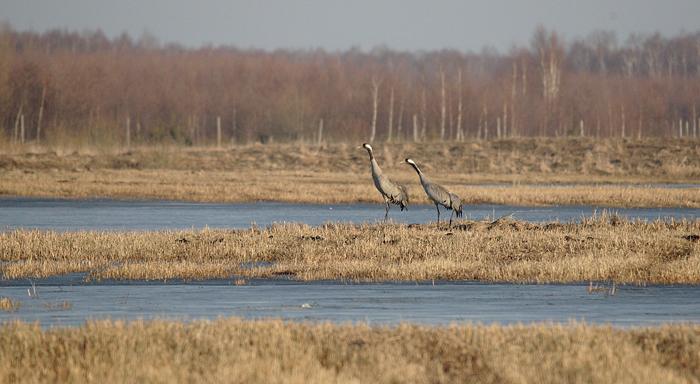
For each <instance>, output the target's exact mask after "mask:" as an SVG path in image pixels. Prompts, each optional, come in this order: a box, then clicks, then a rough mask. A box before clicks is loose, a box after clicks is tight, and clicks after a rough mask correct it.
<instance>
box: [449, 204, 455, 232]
mask: <svg viewBox="0 0 700 384" xmlns="http://www.w3.org/2000/svg"><path fill="white" fill-rule="evenodd" d="M454 213H455V210H454V209H453V210H452V211H451V212H450V228H452V215H454Z"/></svg>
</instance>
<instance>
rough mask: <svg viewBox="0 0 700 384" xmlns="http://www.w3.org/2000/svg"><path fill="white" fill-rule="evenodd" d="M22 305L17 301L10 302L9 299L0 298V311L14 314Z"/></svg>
mask: <svg viewBox="0 0 700 384" xmlns="http://www.w3.org/2000/svg"><path fill="white" fill-rule="evenodd" d="M21 305H22V304H21V303H20V302H19V301H17V300H12V299H11V298H9V297H0V311H6V312H14V311H16V310H18V309H19V307H20V306H21Z"/></svg>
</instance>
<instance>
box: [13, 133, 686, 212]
mask: <svg viewBox="0 0 700 384" xmlns="http://www.w3.org/2000/svg"><path fill="white" fill-rule="evenodd" d="M376 147H377V148H376V154H377V157H378V158H379V160H380V162H381V165H382V167H383V168H384V170H385V172H386V173H387V174H388V175H390V176H391V177H392V178H394V179H395V180H397V181H399V182H402V183H405V184H407V185H408V186H409V190H410V195H411V199H412V201H413V202H414V203H427V200H426V198H425V195H424V194H423V191H422V189H421V187H420V185H419V183H418V180H417V177H416V175H415V174H414V173H413V171H412V170H411V169H410V168H409V167H408V166H406V165H405V164H403V163H402V161H403V159H404V158H405V157H406V156H411V157H413V158H414V159H416V160H417V161H418V162H419V163H420V164H421V166H422V168H423V169H424V171H425V172H426V173H428V174H429V175H430V176H431V177H432V178H433V179H434V180H435V181H437V182H440V183H442V184H445V185H446V186H448V187H449V188H451V189H452V190H454V192H456V193H458V194H460V195H461V196H462V197H463V200H464V201H465V202H466V203H468V204H475V203H496V204H517V205H549V204H595V205H602V206H625V207H631V206H637V207H656V206H659V207H661V206H664V207H672V206H680V207H700V188H691V189H671V190H669V189H664V188H655V187H643V184H649V183H678V182H689V183H697V181H698V180H699V179H700V141H683V140H664V141H661V140H645V141H600V142H596V141H593V140H590V139H583V140H581V139H560V140H555V139H510V140H501V141H478V142H477V141H475V142H467V143H459V144H450V143H426V144H422V145H416V144H405V143H400V144H382V145H377V146H376ZM0 172H1V173H2V180H3V182H2V185H0V195H15V196H43V197H69V198H85V197H108V198H126V199H134V198H136V199H139V198H153V199H173V200H189V201H210V202H249V201H261V200H263V201H285V202H305V203H341V202H342V203H352V202H380V201H381V198H380V196H379V194H378V192H377V191H376V190H374V187H373V185H372V182H371V177H370V172H369V165H368V160H367V158H366V154H365V152H364V150H362V149H358V148H357V147H355V146H353V145H348V144H335V145H327V146H323V147H309V146H304V145H292V144H275V145H265V146H263V145H248V146H237V147H232V148H229V149H226V150H216V149H201V148H200V149H182V148H141V149H137V150H133V151H129V152H121V153H120V152H91V151H84V152H71V153H56V152H37V153H4V154H3V153H0ZM493 183H505V184H507V185H505V186H493V185H488V184H493ZM619 183H633V184H641V186H636V187H628V186H624V185H619ZM479 184H487V185H479ZM532 184H567V185H564V186H552V185H545V186H533V185H532ZM569 184H574V185H569ZM596 184H605V185H596ZM610 184H612V185H610ZM616 184H617V185H616Z"/></svg>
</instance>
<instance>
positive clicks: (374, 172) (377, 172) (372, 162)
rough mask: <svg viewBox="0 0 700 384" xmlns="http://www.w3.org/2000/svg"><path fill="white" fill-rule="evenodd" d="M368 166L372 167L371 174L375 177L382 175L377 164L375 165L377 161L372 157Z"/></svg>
mask: <svg viewBox="0 0 700 384" xmlns="http://www.w3.org/2000/svg"><path fill="white" fill-rule="evenodd" d="M370 164H371V166H372V173H373V174H375V175H381V174H382V169H381V168H379V163H377V159H375V158H374V157H372V158H371V159H370Z"/></svg>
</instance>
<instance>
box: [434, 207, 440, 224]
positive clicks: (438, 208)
mask: <svg viewBox="0 0 700 384" xmlns="http://www.w3.org/2000/svg"><path fill="white" fill-rule="evenodd" d="M435 209H437V211H438V224H440V206H439V205H437V203H435Z"/></svg>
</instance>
